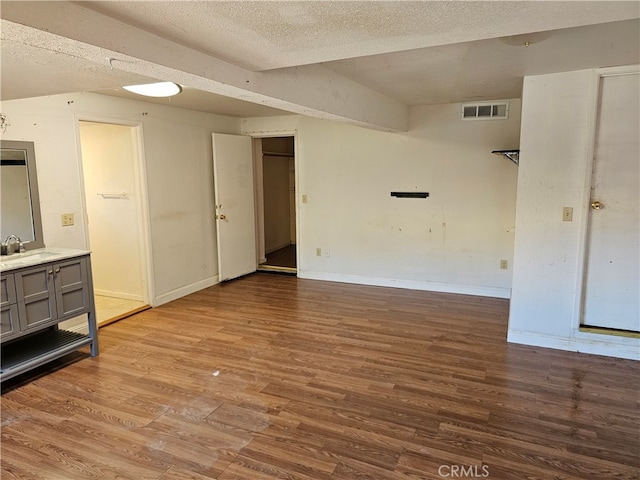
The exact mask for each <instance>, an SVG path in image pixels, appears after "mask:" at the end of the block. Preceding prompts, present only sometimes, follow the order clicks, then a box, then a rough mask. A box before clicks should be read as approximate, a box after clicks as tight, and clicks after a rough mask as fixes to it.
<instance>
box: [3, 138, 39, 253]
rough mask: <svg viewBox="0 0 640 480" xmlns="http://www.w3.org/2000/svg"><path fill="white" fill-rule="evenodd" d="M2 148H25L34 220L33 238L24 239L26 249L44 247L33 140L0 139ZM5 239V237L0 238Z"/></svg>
mask: <svg viewBox="0 0 640 480" xmlns="http://www.w3.org/2000/svg"><path fill="white" fill-rule="evenodd" d="M0 148H7V149H11V150H24V151H25V154H26V159H27V179H28V182H29V199H30V201H31V218H32V220H33V236H34V239H33V240H28V241H24V242H23V243H24V248H25V250H33V249H36V248H44V238H43V236H42V218H41V216H40V194H39V193H38V173H37V171H36V151H35V146H34V143H33V142H24V141H19V140H0ZM0 241H4V239H0Z"/></svg>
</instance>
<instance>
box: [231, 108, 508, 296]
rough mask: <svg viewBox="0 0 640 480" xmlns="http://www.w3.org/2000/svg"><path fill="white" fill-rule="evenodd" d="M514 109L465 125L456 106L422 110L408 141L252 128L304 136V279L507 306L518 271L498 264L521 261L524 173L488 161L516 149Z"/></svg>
mask: <svg viewBox="0 0 640 480" xmlns="http://www.w3.org/2000/svg"><path fill="white" fill-rule="evenodd" d="M510 102H511V113H510V116H509V119H508V120H487V121H462V120H461V118H460V116H461V114H460V105H459V104H449V105H438V106H429V107H419V108H413V109H412V110H411V116H410V131H409V132H408V133H406V134H393V133H384V132H377V131H372V130H367V129H363V128H359V127H353V126H346V125H342V124H337V123H332V122H328V121H321V120H316V119H311V118H305V117H299V116H285V117H275V118H254V119H244V120H243V121H242V130H243V133H247V134H254V135H268V134H276V133H278V132H290V131H297V148H296V159H297V162H298V164H297V175H298V185H297V188H298V202H299V203H298V211H299V214H298V215H299V227H300V231H299V233H298V235H299V236H298V239H299V245H298V246H299V249H300V253H299V265H298V274H299V276H301V277H305V278H317V279H326V280H337V281H345V282H354V283H363V284H372V285H389V286H397V287H406V288H417V289H426V290H439V291H448V292H458V293H469V294H479V295H488V296H499V297H509V295H510V288H511V270H510V269H509V270H500V269H499V265H500V260H501V259H506V260H508V261H509V264H511V260H512V255H513V237H514V235H513V228H514V222H515V198H516V181H517V167H516V166H515V165H514V164H513V163H511V162H510V161H509V160H506V159H504V158H502V157H499V156H496V155H492V154H491V153H490V152H491V151H492V150H495V149H504V148H514V147H517V146H518V145H519V129H520V102H519V100H511V101H510ZM396 190H400V191H405V190H406V191H427V192H429V194H430V197H429V198H428V199H397V198H392V197H391V196H390V192H391V191H396ZM302 195H306V198H307V203H301V201H300V199H301V197H302ZM316 248H321V249H322V250H323V252H324V251H328V253H329V256H325V255H322V256H316Z"/></svg>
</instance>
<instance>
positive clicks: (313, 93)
mask: <svg viewBox="0 0 640 480" xmlns="http://www.w3.org/2000/svg"><path fill="white" fill-rule="evenodd" d="M2 17H3V20H2V38H4V39H8V40H12V41H16V42H21V43H23V44H27V45H32V46H36V47H41V48H46V49H49V50H52V51H55V52H56V53H58V54H64V55H70V56H73V57H75V58H82V59H84V60H86V61H87V62H94V63H98V64H101V63H104V62H107V61H109V59H111V65H112V67H113V68H114V69H118V70H121V71H126V72H131V73H136V74H139V75H144V76H147V77H151V78H156V79H159V80H163V81H173V82H176V83H180V84H182V85H186V86H189V87H192V88H197V89H200V90H204V91H207V92H211V93H216V94H219V95H225V96H228V97H232V98H237V99H240V100H244V101H248V102H253V103H258V104H261V105H266V106H269V107H273V108H278V109H282V110H286V111H290V112H293V113H298V114H302V115H307V116H311V117H315V118H321V119H328V120H335V121H340V122H344V123H348V124H352V125H358V126H362V127H366V128H372V129H376V130H383V131H391V132H403V131H407V129H408V117H409V115H408V107H407V105H405V104H404V103H402V102H400V101H398V100H395V99H393V98H390V97H388V96H385V95H383V94H380V93H378V92H375V91H374V90H371V89H368V88H366V87H364V86H362V85H360V84H358V83H356V82H353V81H351V80H349V79H346V78H344V77H342V76H340V75H338V74H336V73H334V72H332V71H330V70H328V69H326V68H324V67H322V66H320V65H312V66H304V67H292V68H286V69H280V70H274V71H268V72H252V71H249V70H246V69H243V68H240V67H238V66H236V65H233V64H231V63H228V62H225V61H223V60H220V59H218V58H214V57H211V56H209V55H206V54H204V53H201V52H198V51H195V50H193V49H190V48H187V47H185V46H183V45H179V44H177V43H175V42H172V41H170V40H167V39H165V38H162V37H159V36H157V35H153V34H151V33H148V32H146V31H143V30H140V29H137V28H135V27H133V26H131V25H127V24H125V23H123V22H119V21H117V20H115V19H113V18H111V17H108V16H105V15H102V14H100V13H97V12H95V11H92V10H90V9H87V8H84V7H82V6H80V5H78V4H72V3H69V2H17V3H15V2H7V5H6V6H5V5H4V4H3V9H2ZM115 86H118V85H114V87H115Z"/></svg>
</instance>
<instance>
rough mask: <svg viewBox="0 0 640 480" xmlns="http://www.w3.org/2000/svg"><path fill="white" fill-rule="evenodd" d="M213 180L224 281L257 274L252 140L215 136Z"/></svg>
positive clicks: (220, 259) (219, 262) (220, 274)
mask: <svg viewBox="0 0 640 480" xmlns="http://www.w3.org/2000/svg"><path fill="white" fill-rule="evenodd" d="M212 136H213V179H214V189H215V202H216V230H217V237H218V270H219V276H220V281H225V280H231V279H233V278H236V277H240V276H242V275H246V274H248V273H252V272H255V271H256V266H257V257H256V231H255V228H256V223H255V205H254V183H253V157H252V151H251V138H250V137H245V136H241V135H226V134H222V133H214V134H213V135H212Z"/></svg>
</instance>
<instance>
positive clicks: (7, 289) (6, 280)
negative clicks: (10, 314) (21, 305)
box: [0, 273, 16, 307]
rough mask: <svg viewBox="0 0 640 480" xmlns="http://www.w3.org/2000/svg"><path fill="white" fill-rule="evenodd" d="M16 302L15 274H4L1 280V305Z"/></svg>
mask: <svg viewBox="0 0 640 480" xmlns="http://www.w3.org/2000/svg"><path fill="white" fill-rule="evenodd" d="M11 303H16V284H15V282H14V281H13V274H11V273H10V274H8V275H2V278H1V280H0V306H3V307H4V306H5V305H9V304H11Z"/></svg>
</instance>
